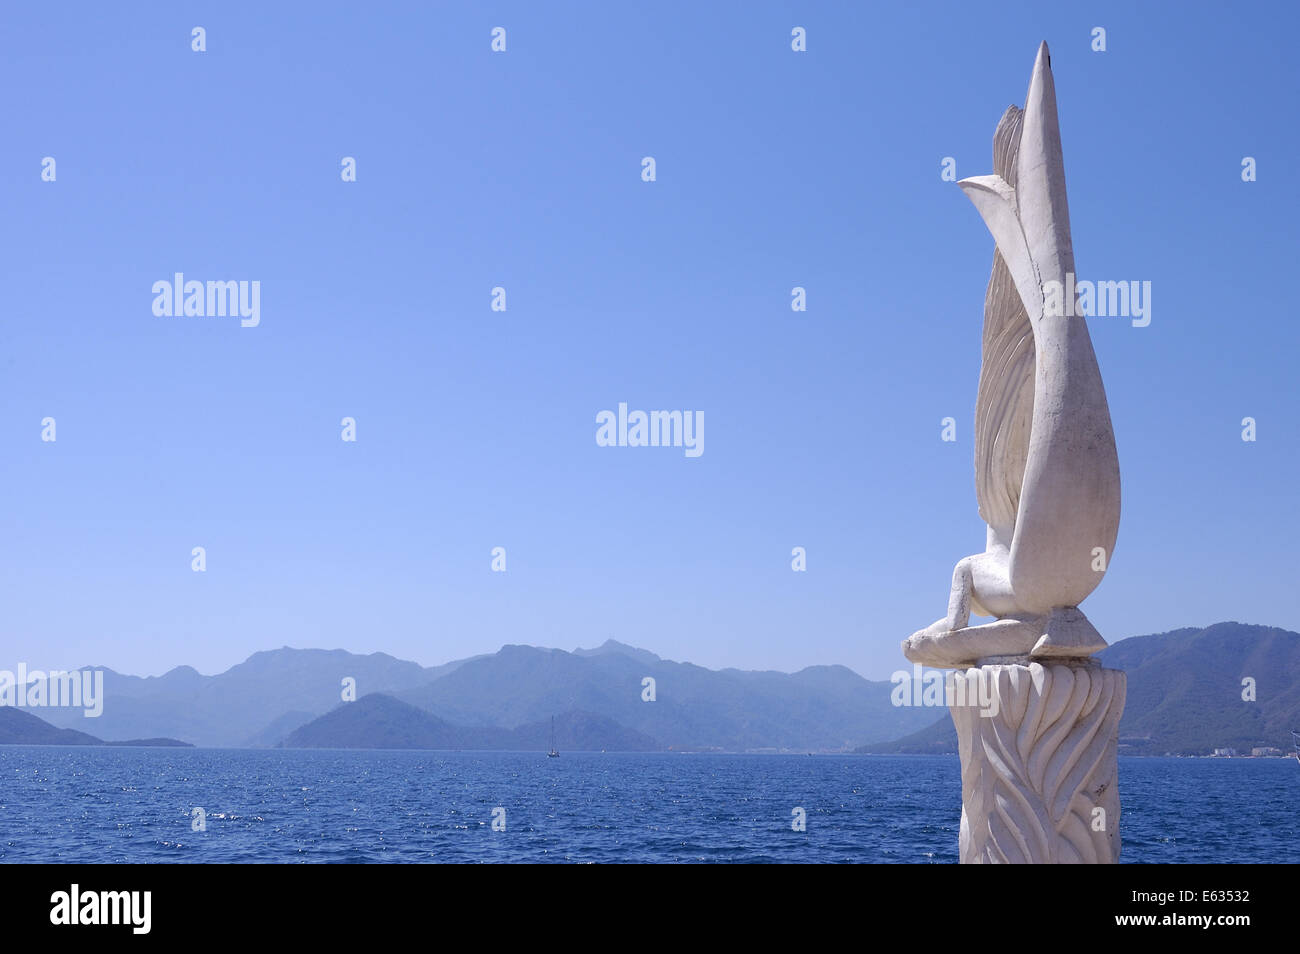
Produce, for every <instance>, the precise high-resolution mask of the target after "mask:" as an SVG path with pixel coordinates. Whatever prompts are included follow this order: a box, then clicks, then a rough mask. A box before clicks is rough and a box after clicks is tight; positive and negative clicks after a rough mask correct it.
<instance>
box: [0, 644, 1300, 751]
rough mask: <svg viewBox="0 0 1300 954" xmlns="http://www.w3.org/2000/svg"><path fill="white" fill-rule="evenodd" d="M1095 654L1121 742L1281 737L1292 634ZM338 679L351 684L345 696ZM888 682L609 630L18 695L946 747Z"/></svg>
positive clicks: (413, 736)
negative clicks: (1112, 698) (746, 666)
mask: <svg viewBox="0 0 1300 954" xmlns="http://www.w3.org/2000/svg"><path fill="white" fill-rule="evenodd" d="M1101 660H1102V662H1103V663H1104V664H1106V665H1110V666H1114V667H1118V668H1121V669H1124V670H1125V671H1126V672H1127V674H1128V699H1127V705H1126V707H1125V713H1124V718H1123V721H1122V723H1121V726H1120V737H1121V752H1123V753H1128V754H1164V753H1166V752H1168V753H1172V754H1208V753H1209V752H1210V751H1212V750H1213V749H1214V748H1218V747H1224V746H1231V747H1235V748H1238V749H1249V748H1250V747H1252V746H1255V745H1272V746H1277V747H1279V748H1284V749H1288V750H1289V748H1290V746H1291V741H1290V734H1289V730H1290V729H1292V728H1297V729H1300V634H1296V633H1292V632H1289V631H1286V630H1282V629H1276V628H1271V627H1265V626H1251V625H1247V624H1242V623H1231V622H1230V623H1218V624H1215V625H1213V626H1210V627H1206V628H1203V629H1197V628H1187V629H1179V630H1174V631H1172V632H1168V633H1160V634H1155V635H1150V636H1137V637H1131V638H1129V639H1125V640H1121V641H1119V642H1117V643H1115V644H1114V645H1112V646H1110V647H1108V648H1107V649H1106V650H1105V651H1104V652H1103V653H1102V654H1101ZM900 668H904V667H902V666H900ZM1248 677H1249V678H1250V679H1253V680H1254V693H1255V696H1254V698H1253V699H1250V700H1247V699H1244V698H1243V692H1244V690H1245V688H1246V687H1245V686H1243V679H1246V678H1248ZM347 680H353V681H354V684H355V693H356V701H349V702H344V701H343V694H342V689H343V687H344V684H345V682H346V681H347ZM893 689H894V686H893V684H892V683H890V682H885V681H870V680H866V679H863V678H862V677H861V676H858V675H857V674H856V673H854V672H853V671H852V670H850V669H847V668H845V667H843V666H811V667H808V668H806V669H802V670H800V671H799V672H796V673H780V672H764V671H745V670H739V669H722V670H711V669H705V668H703V667H701V666H696V665H693V664H691V663H681V662H674V661H671V660H666V659H662V658H660V657H659V656H657V655H655V654H654V653H651V652H649V651H647V650H644V649H638V648H635V647H632V646H627V645H624V644H622V643H619V642H617V641H614V640H609V641H607V642H606V643H605V644H604V645H602V646H599V647H597V648H595V649H577V650H574V651H573V652H566V651H564V650H559V649H544V648H539V647H534V646H518V645H507V646H503V647H502V648H501V650H500V651H498V652H496V653H492V654H488V655H483V656H476V657H473V658H470V659H464V660H457V661H454V662H450V663H447V664H445V665H442V666H433V667H424V666H420V665H419V664H417V663H414V662H409V661H406V660H400V659H396V658H394V657H392V656H388V655H386V654H384V653H372V654H370V655H365V656H361V655H355V654H353V653H348V652H345V651H343V650H319V649H290V648H288V647H285V648H283V649H278V650H273V651H268V652H259V653H254V654H253V655H252V656H250V657H249V658H248V659H247V660H245V661H244V662H242V663H240V664H238V665H236V666H233V667H232V668H230V669H229V670H227V671H226V672H223V673H220V674H219V675H215V676H204V675H201V674H199V673H198V672H196V671H195V670H193V669H191V668H190V667H188V666H181V667H177V668H176V669H173V670H171V671H170V672H168V673H166V674H164V675H162V676H156V677H148V678H141V677H137V676H126V675H121V674H119V673H115V672H112V671H107V670H106V671H105V682H104V698H105V704H104V711H103V714H102V715H101V716H100V717H99V718H97V719H93V720H87V719H85V718H84V717H83V714H82V712H81V710H79V709H66V708H64V709H60V708H43V709H39V710H30V712H31V714H32V715H33V716H38V717H39V718H40V719H44V720H48V723H51V724H52V726H53V728H56V729H71V730H77V731H84V730H85V729H86V728H94V729H95V731H96V733H98V734H99V735H102V736H108V737H114V738H124V737H133V738H146V739H148V738H159V737H172V738H181V739H185V740H186V741H188V742H193V743H195V744H198V745H204V746H226V747H237V746H249V747H270V746H276V745H287V746H293V747H339V748H348V747H371V748H411V747H415V748H428V747H433V748H452V749H470V748H481V749H512V748H518V749H531V750H537V749H542V748H545V747H546V746H547V745H548V744H549V739H548V735H549V726H550V719H551V718H552V717H555V719H556V732H557V745H559V746H560V747H561V748H562V749H566V750H581V749H590V750H601V749H607V750H610V751H620V750H621V751H649V750H654V749H665V750H688V751H710V750H712V751H799V752H803V751H822V752H826V751H854V750H855V749H856V750H858V751H865V752H952V751H955V742H956V738H955V733H954V732H953V729H952V721H951V719H949V717H948V715H947V713H946V712H945V711H943V710H936V709H934V708H925V707H920V706H916V707H912V706H895V705H893V703H892V701H891V693H892V691H893ZM28 728H29V729H30V728H32V727H31V726H30V725H29V726H28ZM33 731H35V730H33ZM37 734H39V732H38V733H37ZM0 738H2V737H0ZM10 741H14V739H12V738H11V739H10Z"/></svg>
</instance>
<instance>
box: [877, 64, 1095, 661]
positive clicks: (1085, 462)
mask: <svg viewBox="0 0 1300 954" xmlns="http://www.w3.org/2000/svg"><path fill="white" fill-rule="evenodd" d="M993 170H994V174H993V175H990V176H976V177H974V178H970V179H963V180H962V181H961V182H959V183H958V185H960V186H961V188H962V190H963V191H964V192H965V193H966V195H967V196H968V197H969V198H970V200H971V201H972V202H973V203H974V204H975V208H976V209H977V210H978V211H979V214H980V215H981V216H982V217H983V219H984V223H985V225H987V226H988V229H989V231H990V232H991V233H992V234H993V238H994V241H995V242H996V244H997V250H996V252H995V253H994V256H993V274H992V276H991V277H990V279H989V286H988V293H987V295H986V297H985V301H984V345H983V365H982V367H981V369H980V382H979V392H978V395H977V398H976V403H975V492H976V496H977V498H978V500H979V511H980V516H981V517H983V518H984V521H985V522H986V523H987V524H988V539H987V543H986V546H985V550H984V552H983V553H979V554H976V555H974V556H968V557H966V558H965V559H963V560H961V561H960V562H959V563H958V564H957V568H956V570H955V571H954V572H953V579H952V593H951V596H950V598H949V602H948V615H947V616H945V617H944V618H943V619H941V620H939V621H938V622H936V623H934V624H932V625H931V626H929V627H927V628H926V629H923V630H921V631H920V632H917V633H915V634H914V635H913V636H911V637H910V638H909V639H908V640H906V641H905V642H904V643H903V652H904V654H905V655H906V656H907V658H908V659H910V660H911V661H913V662H918V663H922V664H926V665H931V666H939V667H960V666H968V665H972V664H979V663H981V662H985V661H989V662H994V661H1003V660H1008V659H1013V658H1014V659H1021V660H1025V659H1034V660H1042V661H1046V660H1049V659H1051V658H1059V657H1075V658H1078V657H1086V656H1087V655H1089V654H1090V653H1094V652H1096V651H1097V650H1099V649H1102V648H1104V647H1105V646H1106V641H1105V640H1104V639H1102V638H1101V635H1100V634H1099V633H1098V632H1097V630H1096V629H1095V628H1094V627H1093V626H1092V624H1091V623H1089V622H1088V619H1087V617H1085V616H1084V615H1083V613H1081V612H1080V611H1079V609H1078V606H1079V604H1080V603H1081V602H1083V599H1084V598H1085V597H1086V596H1087V595H1088V594H1089V593H1091V592H1092V591H1093V590H1094V589H1095V588H1096V586H1097V584H1098V583H1100V582H1101V578H1102V575H1103V574H1104V572H1105V568H1106V566H1107V564H1108V563H1109V561H1110V557H1111V551H1112V549H1113V547H1114V545H1115V536H1116V533H1117V532H1118V529H1119V461H1118V458H1117V456H1116V453H1115V437H1114V433H1113V432H1112V430H1111V423H1110V411H1109V408H1108V407H1107V404H1106V392H1105V389H1104V388H1103V387H1102V383H1101V372H1100V371H1099V370H1098V368H1097V358H1096V355H1095V354H1094V353H1093V350H1092V341H1091V339H1090V338H1089V337H1088V325H1087V320H1086V319H1085V318H1083V317H1079V316H1078V314H1079V309H1078V308H1077V307H1075V308H1066V309H1062V308H1060V307H1059V301H1060V299H1059V296H1058V298H1057V299H1056V301H1057V303H1058V304H1056V305H1053V304H1052V297H1051V295H1050V294H1049V293H1048V290H1049V289H1051V288H1052V285H1051V283H1053V282H1057V283H1059V284H1058V285H1056V286H1055V288H1056V289H1065V288H1069V289H1073V288H1074V287H1075V285H1074V277H1073V272H1074V250H1073V248H1072V247H1071V242H1070V213H1069V209H1068V207H1067V205H1066V200H1065V168H1064V164H1063V161H1062V157H1061V136H1060V130H1059V128H1058V125H1057V117H1056V90H1055V86H1054V84H1053V82H1052V69H1051V58H1050V56H1049V54H1048V51H1047V44H1046V43H1044V44H1043V45H1042V46H1041V47H1040V48H1039V50H1038V59H1037V61H1036V62H1035V63H1034V73H1033V78H1032V79H1031V80H1030V83H1029V93H1028V95H1027V96H1026V98H1025V108H1024V110H1023V111H1022V110H1020V109H1017V108H1016V107H1015V106H1012V107H1010V108H1009V109H1008V110H1007V111H1006V113H1005V114H1004V115H1003V117H1002V120H1001V122H999V123H998V126H997V131H996V132H995V133H994V137H993ZM1067 276H1069V278H1067ZM1062 310H1064V312H1065V314H1064V315H1062V314H1060V312H1061V311H1062ZM972 611H974V612H975V613H977V614H980V615H983V616H992V617H996V619H995V620H994V621H993V622H990V623H986V624H984V625H980V626H971V625H970V614H971V612H972Z"/></svg>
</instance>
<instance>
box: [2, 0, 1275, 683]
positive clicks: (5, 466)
mask: <svg viewBox="0 0 1300 954" xmlns="http://www.w3.org/2000/svg"><path fill="white" fill-rule="evenodd" d="M268 7H271V9H268ZM1298 21H1300V15H1297V13H1296V8H1295V7H1294V5H1290V4H1276V5H1272V6H1270V5H1267V4H1265V5H1254V6H1252V7H1251V8H1250V9H1249V10H1248V11H1244V12H1243V11H1233V10H1227V9H1218V8H1216V7H1215V6H1213V5H1208V4H1207V5H1195V4H1141V5H1129V4H1089V5H1087V6H1081V5H1069V4H1052V5H1045V4H1019V5H998V6H997V8H996V9H994V8H992V7H989V6H987V5H983V6H982V5H978V4H966V3H962V4H933V5H912V4H904V5H899V4H872V5H867V4H848V3H822V4H815V5H797V4H776V3H755V4H748V3H747V4H739V3H716V4H684V3H681V4H679V3H656V4H652V5H648V6H647V5H643V4H630V3H629V4H621V3H620V4H595V3H582V4H578V3H548V4H545V5H542V4H533V3H520V4H485V5H477V4H474V5H471V4H436V5H435V4H411V5H405V6H385V5H379V6H378V7H375V6H372V5H365V4H355V5H353V4H338V5H335V4H329V5H321V6H313V8H312V13H311V15H310V16H307V15H305V14H303V13H302V12H300V11H298V10H296V9H293V8H291V7H290V5H285V6H284V7H283V8H280V7H279V6H277V5H263V4H229V3H222V4H193V5H186V4H162V3H156V4H131V5H126V6H123V7H120V8H112V9H110V8H108V7H105V6H103V5H99V4H96V5H91V4H76V5H64V4H55V5H39V6H31V5H7V6H6V7H5V9H4V12H3V14H0V35H2V36H3V40H2V41H0V42H2V43H3V47H4V55H3V57H0V79H2V80H3V82H2V83H0V88H3V89H4V90H5V92H6V94H5V109H4V113H5V117H6V126H7V128H6V136H5V148H4V149H3V150H0V182H2V183H3V201H4V203H5V206H6V217H7V219H8V222H9V227H8V228H6V229H5V230H4V232H3V239H2V241H3V256H4V261H5V265H6V275H7V281H6V283H5V288H6V307H5V309H4V317H3V321H0V446H3V448H4V454H3V455H0V488H2V490H3V493H2V500H3V502H2V503H0V514H2V516H0V534H3V546H2V547H0V607H2V609H0V667H4V666H7V665H8V666H10V667H11V668H12V664H16V663H17V662H18V661H20V660H21V661H25V662H27V663H28V665H29V666H32V667H45V668H50V667H57V666H64V667H66V666H77V665H85V664H96V665H107V666H111V667H112V668H114V669H118V670H119V671H127V672H135V673H139V674H156V673H161V672H163V671H165V670H167V669H169V668H171V667H172V666H175V665H178V664H182V663H185V664H191V665H194V666H195V667H197V668H198V669H199V670H200V671H203V672H216V671H220V670H223V669H225V668H227V667H228V666H230V665H232V664H234V663H236V662H238V661H240V660H242V659H243V658H245V657H246V656H247V655H248V654H249V653H251V652H254V651H256V650H259V649H268V648H274V647H278V646H282V645H291V646H301V647H325V648H334V647H342V648H346V649H349V650H352V651H354V652H370V651H376V650H380V651H385V652H389V653H392V654H393V655H396V656H400V657H404V658H411V659H415V660H418V661H420V662H422V663H425V664H434V663H439V662H443V661H446V660H448V659H453V658H458V657H462V656H466V655H470V654H473V653H479V652H490V651H494V650H495V649H497V648H498V647H499V646H500V645H502V644H503V643H531V644H538V645H551V646H559V647H562V648H573V647H574V646H589V645H594V644H598V643H600V642H603V641H604V640H605V639H607V638H610V637H613V638H617V639H619V640H622V641H624V642H629V643H633V644H636V645H641V646H645V647H646V648H649V649H651V650H654V651H655V652H658V653H660V654H661V655H664V656H668V657H671V658H676V659H686V660H690V661H693V662H697V663H700V664H702V665H707V666H710V667H722V666H737V667H741V668H775V669H783V670H794V669H798V668H801V667H803V666H805V665H810V664H815V663H844V664H846V665H849V666H851V667H853V668H854V669H856V670H857V671H859V672H861V673H862V674H864V675H866V676H869V677H873V678H886V677H887V676H888V674H889V673H890V672H892V671H894V670H896V669H898V668H902V667H904V666H905V665H906V663H905V661H904V660H903V658H902V656H901V653H900V651H899V648H898V644H899V641H900V640H902V639H903V638H905V637H906V636H908V635H909V634H910V633H912V632H913V631H914V630H916V629H918V628H920V627H922V626H924V625H927V624H928V623H930V622H932V621H933V620H935V619H936V618H938V617H939V616H940V615H942V613H943V612H944V609H945V606H946V599H947V592H948V585H949V579H950V575H951V572H952V566H953V564H954V563H955V562H956V561H957V560H958V559H959V558H960V557H962V556H965V555H967V554H969V553H973V552H977V551H979V550H982V549H983V543H984V530H983V524H982V522H981V521H980V519H979V517H978V514H977V511H976V502H975V494H974V480H973V463H972V454H973V451H972V444H971V435H972V418H973V413H974V403H975V388H976V383H977V380H978V373H979V362H980V327H981V321H982V306H983V295H984V287H985V284H986V282H987V280H988V272H989V266H990V262H991V258H992V254H993V243H992V239H991V238H990V237H989V235H988V233H987V231H986V230H985V228H984V226H983V224H982V223H981V222H980V220H979V217H978V215H977V214H976V213H975V211H974V209H973V208H972V207H971V205H970V203H969V202H968V201H967V200H966V199H965V198H964V196H962V194H961V192H960V190H959V189H958V188H957V187H956V186H955V185H953V184H952V183H951V182H944V181H942V180H941V178H940V163H941V160H942V159H943V157H945V156H951V157H953V158H955V159H956V161H957V173H958V175H959V176H969V175H981V174H985V173H988V172H991V171H992V159H991V155H990V152H991V138H992V133H993V128H994V126H995V124H996V122H997V120H998V118H999V117H1000V115H1001V114H1002V111H1003V110H1004V109H1005V108H1006V106H1007V105H1009V104H1011V103H1016V104H1020V103H1022V102H1023V97H1024V94H1025V89H1026V87H1027V85H1028V82H1029V75H1030V70H1031V67H1032V65H1033V60H1034V54H1035V51H1036V48H1037V45H1038V43H1039V42H1040V41H1041V40H1044V39H1045V40H1047V42H1048V43H1049V45H1050V47H1051V50H1052V64H1053V69H1054V72H1055V78H1056V85H1057V94H1058V100H1059V106H1060V113H1061V123H1062V138H1063V144H1064V149H1065V160H1066V172H1067V180H1068V184H1069V198H1070V212H1071V222H1072V226H1073V236H1074V245H1075V252H1076V259H1077V268H1078V272H1079V274H1080V276H1081V277H1084V278H1094V279H1106V280H1125V279H1128V280H1143V281H1150V282H1151V283H1152V321H1151V324H1150V325H1149V326H1148V327H1145V328H1134V327H1132V326H1131V325H1130V324H1129V322H1128V321H1127V320H1125V319H1116V318H1092V319H1089V322H1090V328H1091V331H1092V337H1093V342H1094V346H1095V348H1096V351H1097V354H1098V359H1099V362H1100V365H1101V369H1102V374H1103V378H1104V380H1105V383H1106V387H1107V393H1108V396H1109V401H1110V407H1111V414H1112V418H1113V421H1114V426H1115V431H1116V440H1117V444H1118V447H1119V454H1120V467H1121V473H1122V480H1123V495H1124V497H1123V515H1122V519H1121V525H1120V534H1119V541H1118V544H1117V547H1116V551H1115V554H1114V556H1113V560H1112V562H1111V566H1110V572H1109V573H1108V575H1107V577H1106V579H1105V581H1104V582H1103V583H1102V585H1101V586H1100V588H1099V589H1098V590H1097V591H1096V592H1095V593H1094V594H1093V596H1092V597H1090V598H1089V600H1088V601H1087V602H1086V603H1085V604H1084V609H1085V611H1086V612H1087V613H1088V615H1089V617H1090V618H1091V619H1092V620H1093V622H1094V623H1095V624H1096V625H1097V626H1098V628H1099V629H1100V630H1101V632H1102V633H1103V634H1104V635H1105V636H1106V637H1107V638H1108V639H1110V640H1111V641H1114V640H1116V639H1119V638H1122V637H1125V636H1130V635H1136V634H1141V633H1147V632H1155V631H1163V630H1167V629H1172V628H1175V627H1180V626H1188V625H1207V624H1209V623H1212V622H1216V621H1219V620H1223V619H1237V620H1241V621H1245V622H1256V623H1265V624H1271V625H1278V626H1284V627H1287V628H1290V629H1300V601H1298V600H1297V591H1298V589H1300V587H1298V585H1297V581H1296V573H1297V561H1296V559H1295V555H1296V551H1297V547H1296V540H1297V534H1298V533H1300V526H1298V525H1297V524H1298V518H1297V514H1298V513H1300V509H1298V508H1297V506H1296V497H1297V493H1296V482H1297V469H1298V466H1297V465H1298V464H1300V452H1298V451H1297V448H1298V447H1300V440H1297V438H1298V436H1300V435H1298V434H1297V421H1298V420H1300V398H1298V396H1297V388H1296V386H1295V383H1294V375H1295V360H1296V354H1297V351H1298V346H1300V330H1297V322H1296V319H1295V314H1294V301H1293V295H1292V292H1293V290H1294V283H1295V274H1296V261H1297V252H1298V251H1300V220H1298V219H1297V215H1296V212H1297V210H1298V209H1300V194H1298V193H1300V186H1297V179H1296V176H1295V175H1294V170H1293V169H1292V164H1293V162H1294V159H1295V157H1296V156H1297V155H1300V132H1298V131H1297V122H1296V115H1297V114H1296V109H1295V104H1296V102H1297V101H1300V78H1298V77H1300V72H1298V71H1297V67H1296V66H1295V61H1294V57H1293V56H1292V51H1291V50H1290V48H1289V47H1290V44H1291V41H1292V39H1293V37H1294V35H1295V33H1296V30H1297V27H1300V22H1298ZM194 26H202V27H204V28H205V29H206V31H207V51H206V52H204V53H196V52H193V51H192V50H191V48H190V42H191V32H190V31H191V28H192V27H194ZM496 26H502V27H504V28H505V29H506V31H507V33H506V36H507V50H506V52H505V53H493V52H492V51H491V49H490V42H491V36H490V31H491V30H492V28H493V27H496ZM794 26H802V27H804V28H806V30H807V36H808V40H807V44H808V50H807V52H805V53H794V52H792V51H791V49H790V31H791V28H792V27H794ZM1095 26H1103V27H1105V29H1106V30H1107V51H1106V52H1104V53H1098V52H1093V51H1092V49H1091V48H1090V43H1091V30H1092V28H1093V27H1095ZM46 156H51V157H54V159H55V160H56V163H57V166H56V170H57V178H56V180H55V181H54V182H44V181H42V179H41V161H42V159H43V157H46ZM344 156H352V157H355V159H356V162H357V181H356V182H352V183H345V182H343V181H341V178H340V162H341V160H342V157H344ZM644 156H653V157H654V158H655V160H656V163H657V181H655V182H653V183H647V182H643V181H642V179H641V159H642V157H644ZM1244 156H1252V157H1255V158H1256V160H1257V164H1258V181H1256V182H1251V183H1244V182H1242V180H1241V174H1240V173H1241V161H1242V158H1243V157H1244ZM177 271H181V272H184V273H185V275H186V276H187V278H191V279H199V280H209V279H211V280H231V279H233V280H257V281H259V282H260V283H261V324H260V325H259V326H258V327H256V328H241V327H240V325H239V322H238V320H234V319H229V318H224V319H222V318H213V319H204V318H170V319H169V318H157V317H155V316H154V315H153V313H152V310H151V305H152V301H153V294H152V292H151V287H152V285H153V283H154V282H155V281H158V280H170V278H171V276H172V275H173V273H174V272H177ZM796 285H800V286H803V287H805V288H806V289H807V295H808V310H807V311H806V312H805V313H795V312H792V311H791V309H790V292H791V288H792V287H794V286H796ZM494 286H503V287H505V289H506V292H507V311H505V312H494V311H492V310H491V309H490V300H491V299H490V293H491V289H492V288H493V287H494ZM621 401H623V402H627V403H628V404H629V406H630V407H631V408H640V409H646V410H649V409H683V410H698V411H702V412H703V414H704V418H705V421H706V429H705V452H704V453H703V455H702V456H700V457H698V458H695V459H691V458H688V457H686V456H685V455H684V454H683V452H682V451H681V449H673V448H611V447H599V446H597V444H596V442H595V431H596V425H595V416H596V414H597V413H598V412H600V411H601V410H605V409H615V408H617V406H618V403H619V402H621ZM47 416H50V417H54V418H55V420H56V422H57V425H56V427H57V440H56V441H55V442H53V443H49V442H43V441H42V440H41V421H42V419H43V418H45V417H47ZM345 416H351V417H353V418H355V420H356V422H357V440H356V442H355V443H345V442H344V441H342V440H341V439H340V432H341V426H340V422H341V419H342V418H343V417H345ZM946 416H952V417H954V418H956V420H957V422H958V423H957V437H958V439H957V441H956V442H953V443H945V442H943V441H941V440H940V421H941V419H942V418H944V417H946ZM1246 416H1251V417H1254V418H1256V420H1257V422H1258V423H1257V427H1258V439H1257V440H1256V441H1255V442H1253V443H1249V442H1244V441H1242V439H1241V430H1242V428H1241V420H1242V418H1243V417H1246ZM195 546H203V547H205V548H206V551H207V570H206V572H204V573H195V572H193V571H192V570H191V555H190V554H191V550H192V548H193V547H195ZM497 546H501V547H505V548H506V554H507V570H506V572H505V573H494V572H492V571H491V555H490V554H491V550H492V548H493V547H497ZM795 546H803V547H805V548H806V550H807V561H808V569H807V572H804V573H795V572H792V570H791V566H790V563H791V549H792V547H795ZM5 660H9V663H6V662H5Z"/></svg>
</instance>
